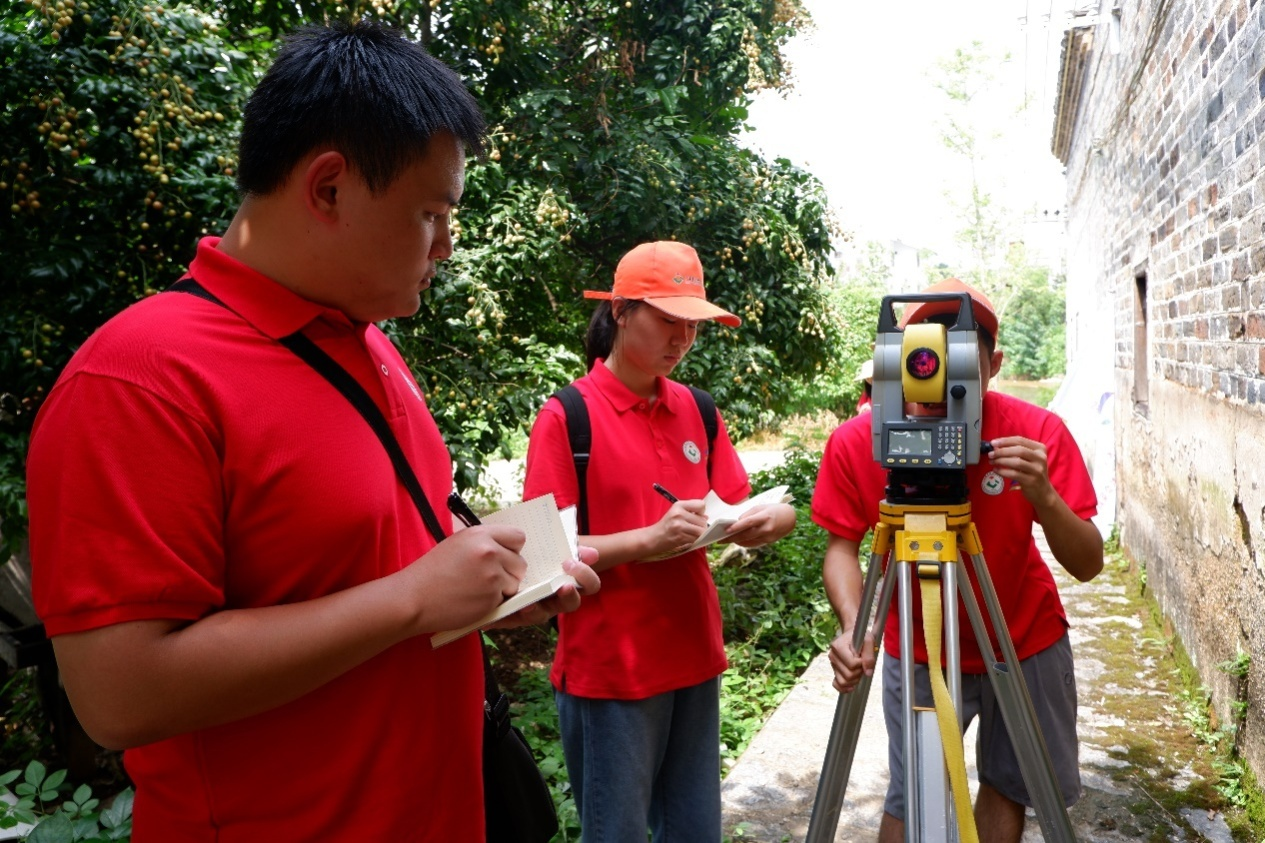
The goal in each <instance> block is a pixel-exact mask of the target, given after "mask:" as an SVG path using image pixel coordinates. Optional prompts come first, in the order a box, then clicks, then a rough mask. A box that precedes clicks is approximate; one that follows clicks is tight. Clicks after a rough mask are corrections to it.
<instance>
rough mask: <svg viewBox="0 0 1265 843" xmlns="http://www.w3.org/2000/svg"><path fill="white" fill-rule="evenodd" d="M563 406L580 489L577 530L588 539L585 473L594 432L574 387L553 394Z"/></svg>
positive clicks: (569, 385) (582, 402) (569, 386)
mask: <svg viewBox="0 0 1265 843" xmlns="http://www.w3.org/2000/svg"><path fill="white" fill-rule="evenodd" d="M553 397H554V398H557V399H558V400H559V401H560V402H561V403H562V409H563V411H564V412H565V413H566V416H567V441H568V442H569V443H570V445H571V459H572V460H573V461H574V462H575V479H576V482H577V483H578V485H579V500H578V501H577V502H576V526H577V527H578V528H579V531H580V535H582V536H587V535H589V496H588V485H587V480H588V473H589V453H590V451H591V449H592V447H593V429H592V428H591V427H590V426H589V408H588V407H587V406H585V404H584V396H583V395H581V394H580V390H578V389H576V387H575V384H567V385H566V386H564V387H563V388H562V389H560V390H558V391H557V392H555V393H554V394H553Z"/></svg>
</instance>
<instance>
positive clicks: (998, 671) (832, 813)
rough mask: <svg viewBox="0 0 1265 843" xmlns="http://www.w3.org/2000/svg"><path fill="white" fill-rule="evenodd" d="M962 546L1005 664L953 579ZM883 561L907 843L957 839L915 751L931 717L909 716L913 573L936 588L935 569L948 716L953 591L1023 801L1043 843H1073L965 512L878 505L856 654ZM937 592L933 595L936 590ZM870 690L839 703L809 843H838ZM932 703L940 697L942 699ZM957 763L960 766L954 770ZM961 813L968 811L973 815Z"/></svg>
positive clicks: (965, 591) (971, 599)
mask: <svg viewBox="0 0 1265 843" xmlns="http://www.w3.org/2000/svg"><path fill="white" fill-rule="evenodd" d="M959 544H960V546H961V548H962V549H964V550H965V551H966V552H967V554H968V555H969V556H970V559H971V563H972V565H973V567H974V569H975V574H976V579H977V581H978V582H979V585H980V593H981V595H982V596H983V598H984V602H985V604H986V607H987V609H988V612H989V616H990V618H991V620H992V622H993V629H994V630H996V633H997V640H998V644H999V645H1000V647H1001V651H1002V660H1001V661H997V660H996V658H995V651H994V650H993V647H992V644H991V642H990V641H989V638H988V632H987V627H986V626H985V625H984V619H983V615H982V614H981V613H980V609H979V605H978V603H977V602H976V600H975V593H974V591H973V590H972V588H971V584H970V580H969V578H958V576H957V570H956V569H957V564H956V560H957V559H958V558H959V555H958V550H959ZM889 554H890V555H891V557H892V565H891V566H889V572H890V570H891V569H892V568H894V569H895V573H896V576H894V577H893V576H886V577H883V585H882V593H881V595H880V596H879V603H878V609H877V617H876V623H875V627H876V628H877V629H878V630H879V632H880V633H881V631H882V629H883V628H884V624H885V622H886V616H887V611H888V607H889V606H890V605H891V598H892V594H893V591H894V589H895V588H896V586H897V585H899V588H900V591H899V597H898V600H899V603H898V610H899V611H900V626H901V665H900V667H901V684H902V689H901V690H902V712H901V714H902V725H903V732H904V734H903V738H904V743H903V746H902V751H903V756H904V759H905V782H906V787H905V809H906V810H905V815H906V823H905V839H906V841H909V842H910V843H923V841H924V840H926V843H932V841H939V840H957V839H958V837H957V826H956V825H955V823H953V822H952V820H951V817H952V814H953V813H954V812H953V809H952V804H951V803H949V802H948V801H947V800H946V798H945V797H944V796H942V795H941V794H943V793H944V789H943V787H942V780H943V777H944V774H945V772H944V771H945V767H944V764H943V763H941V764H939V765H936V764H933V763H929V762H927V761H926V760H925V759H926V758H927V756H928V754H929V752H928V750H929V747H928V746H926V745H923V746H921V747H920V745H919V735H923V736H929V737H930V740H929V741H928V740H925V739H924V743H931V744H934V743H935V738H936V737H937V736H936V735H935V729H934V728H927V727H926V723H927V717H925V716H924V717H922V720H923V722H921V723H920V722H919V719H920V715H927V714H928V712H916V711H915V710H914V706H913V687H914V685H913V677H914V665H913V661H914V660H913V649H912V647H913V645H912V641H913V619H912V610H911V607H912V588H913V587H912V579H913V575H914V571H913V569H914V568H915V567H916V568H917V569H918V574H919V577H920V579H922V580H923V581H924V582H927V581H930V580H934V579H936V576H935V573H934V572H933V570H934V569H938V570H939V577H938V578H939V579H940V580H941V581H942V582H943V589H944V593H945V594H946V595H948V596H949V598H950V599H947V600H945V601H944V603H945V604H946V605H947V606H949V607H950V610H949V611H945V612H944V613H943V615H944V625H945V642H946V643H947V645H948V652H947V657H946V661H947V666H948V668H949V670H948V688H947V694H948V697H949V698H950V699H951V701H952V704H953V706H952V711H955V712H956V711H960V710H961V683H960V675H961V671H960V666H959V660H960V657H959V653H958V645H957V642H958V630H957V612H956V611H952V607H953V606H955V605H956V602H955V601H954V600H952V599H951V598H952V596H953V595H954V593H955V591H956V592H958V593H960V595H961V598H962V601H963V604H964V606H965V608H966V612H967V616H968V618H969V619H970V622H971V626H972V628H973V630H974V632H975V636H976V640H977V642H978V643H979V648H980V652H981V653H983V654H984V656H985V659H986V661H987V663H988V675H989V679H990V681H991V683H992V686H993V689H994V693H995V695H996V697H997V704H998V707H999V708H1000V709H1001V712H1002V719H1003V721H1004V723H1005V725H1006V730H1007V732H1008V733H1009V735H1010V738H1011V742H1012V743H1013V744H1014V748H1015V754H1016V756H1017V758H1018V761H1019V768H1020V772H1021V773H1022V774H1023V779H1024V782H1025V784H1026V785H1027V786H1028V793H1029V796H1030V797H1031V799H1032V802H1033V806H1034V808H1035V810H1036V813H1037V819H1038V821H1039V822H1040V825H1041V832H1042V835H1043V836H1044V838H1045V840H1047V841H1057V843H1073V841H1075V839H1076V837H1075V835H1074V833H1073V831H1072V825H1071V821H1070V819H1069V818H1068V816H1067V811H1066V809H1065V807H1064V803H1063V797H1062V794H1061V792H1060V790H1059V786H1058V782H1057V780H1056V778H1055V776H1054V770H1053V764H1052V762H1051V761H1050V755H1049V750H1048V749H1047V747H1046V745H1045V740H1044V738H1043V737H1042V735H1041V731H1040V726H1039V724H1038V723H1037V720H1036V713H1035V711H1034V709H1033V706H1032V700H1031V698H1030V697H1029V695H1028V687H1027V683H1026V682H1025V681H1024V678H1023V672H1022V671H1021V670H1020V669H1019V659H1018V657H1017V656H1016V654H1015V649H1014V643H1013V642H1012V641H1011V639H1010V634H1009V632H1008V631H1007V628H1006V623H1005V618H1004V617H1003V615H1002V612H1001V607H1000V605H999V604H998V602H997V595H996V592H995V591H994V590H993V585H992V580H991V578H990V577H989V574H988V566H987V564H986V563H985V561H984V554H983V550H982V548H981V547H980V542H979V535H978V533H976V531H975V526H974V524H972V523H971V519H970V504H969V503H959V504H951V505H947V506H945V505H939V504H931V505H925V504H917V505H910V504H892V503H889V502H888V501H884V502H883V503H882V504H881V505H880V520H879V524H878V525H876V526H875V529H874V541H873V546H872V552H871V554H870V563H869V570H868V572H867V574H866V580H865V586H864V591H863V593H862V601H861V606H860V610H859V613H858V617H857V622H856V625H855V628H854V633H853V647H854V649H856V650H857V651H858V652H859V651H860V649H861V647H862V644H863V642H864V637H865V632H866V630H867V629H868V628H869V615H870V609H871V605H872V603H873V599H874V593H875V591H877V590H878V582H879V577H880V572H881V571H882V569H883V563H884V561H885V560H886V559H887V557H888V556H889ZM950 560H952V561H950ZM934 587H935V586H934V585H932V588H934ZM923 589H924V590H923V593H924V594H928V591H927V585H924V587H923ZM924 614H925V612H924ZM926 622H927V618H926V617H924V623H926ZM937 626H938V624H937ZM990 657H991V658H990ZM869 687H870V677H863V678H862V680H861V682H860V683H859V684H858V686H857V687H856V688H855V689H854V690H853V691H852V692H851V693H848V694H840V696H839V701H838V703H837V705H836V708H835V717H834V723H833V725H832V727H831V731H830V740H829V742H828V744H827V746H826V758H825V762H824V764H823V765H822V772H821V778H820V779H819V781H818V785H817V796H816V801H815V802H814V805H813V814H812V819H811V820H810V822H809V827H808V836H807V837H806V838H805V840H806V843H830V841H833V839H834V835H835V830H836V828H837V826H838V823H839V812H840V809H841V807H842V805H843V799H844V793H845V791H846V788H847V781H848V775H849V772H850V771H851V767H852V760H853V757H854V754H855V751H856V743H857V736H858V734H859V731H860V727H861V720H862V716H863V715H864V713H865V704H866V700H867V697H868V695H869ZM937 696H942V694H938V695H937ZM937 705H938V707H939V706H940V703H939V702H938V703H937ZM945 707H946V708H947V706H945ZM951 716H952V715H949V717H951ZM950 722H951V721H950ZM957 725H958V732H957V734H956V735H952V733H949V736H948V737H947V739H944V740H943V741H942V742H943V743H944V744H946V745H947V744H949V743H951V742H952V743H956V748H957V750H958V751H957V752H956V755H957V757H958V758H959V759H960V758H961V751H960V749H961V723H960V722H959V723H958V724H957ZM940 726H941V733H942V734H944V726H945V715H944V714H942V715H941V717H940ZM957 763H958V764H961V762H960V761H958V762H957ZM938 783H939V784H938ZM927 795H929V798H927V799H924V798H923V797H924V796H927ZM966 810H968V811H969V806H968V808H967V809H966ZM941 829H943V830H941ZM971 832H973V825H972V826H970V829H969V830H968V832H967V833H968V834H970V833H971Z"/></svg>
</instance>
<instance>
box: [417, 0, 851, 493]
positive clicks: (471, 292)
mask: <svg viewBox="0 0 1265 843" xmlns="http://www.w3.org/2000/svg"><path fill="white" fill-rule="evenodd" d="M797 13H798V9H797V4H795V3H789V2H780V1H779V2H768V1H767V0H724V1H723V2H714V0H708V2H688V0H687V1H686V2H681V0H672V2H649V3H646V2H640V3H627V4H612V3H610V2H592V0H576V1H575V2H565V3H558V2H533V3H522V2H519V0H493V2H491V3H487V2H483V0H478V1H477V2H469V3H462V2H456V3H443V4H441V5H440V6H438V7H437V14H436V15H435V17H434V18H433V19H432V20H431V21H430V22H429V25H428V26H429V28H430V29H431V30H432V31H433V32H434V40H433V42H431V47H432V49H433V50H434V51H435V52H436V54H437V55H439V56H440V57H441V58H444V59H445V60H447V61H448V62H449V63H451V64H452V65H453V66H454V67H456V68H457V70H458V71H459V72H461V73H462V74H463V75H464V76H465V77H466V78H468V79H471V80H473V82H474V85H475V89H476V90H477V91H478V93H479V96H480V97H481V99H482V101H483V102H484V103H485V104H486V107H487V110H488V112H489V116H490V118H491V120H492V121H493V123H494V124H495V129H494V133H493V136H492V148H491V151H490V154H489V156H488V160H487V161H485V162H484V163H483V164H482V165H480V166H476V167H474V168H472V169H471V171H470V173H469V175H468V179H467V188H466V198H465V199H464V200H463V203H462V209H461V212H460V215H459V221H460V225H461V239H460V242H459V246H458V249H457V253H456V254H455V255H454V257H453V259H452V261H450V263H449V272H450V274H449V275H448V277H447V278H445V279H443V282H442V283H440V284H437V285H436V288H435V289H434V291H433V292H432V294H431V295H430V297H429V300H428V301H427V302H426V304H425V306H424V309H423V313H422V316H421V318H419V319H417V320H413V321H411V322H409V323H406V324H402V325H401V326H399V327H400V340H401V342H402V344H403V345H404V347H405V348H406V349H407V350H408V351H409V352H410V357H411V359H412V361H413V362H414V363H415V365H416V366H417V369H418V371H419V374H420V376H421V377H422V378H423V379H424V380H425V381H426V382H427V386H428V387H429V388H430V389H431V390H432V392H433V394H434V395H435V404H436V409H437V415H438V416H439V418H440V420H441V424H442V425H444V432H445V435H446V436H447V437H448V440H449V442H450V444H452V446H453V448H454V455H455V456H456V457H457V459H458V462H459V463H461V462H462V461H463V460H464V461H466V465H465V466H462V467H463V468H466V469H471V468H472V467H473V466H471V465H470V464H469V460H470V457H471V455H478V454H484V453H487V452H488V451H489V450H490V449H491V448H492V447H493V446H495V445H497V444H499V443H503V442H504V441H505V439H506V435H507V433H508V432H512V431H510V428H511V427H512V426H513V425H514V424H521V423H522V422H523V421H524V420H529V419H530V418H531V415H532V412H533V411H534V409H535V408H536V407H539V405H540V403H541V402H542V401H543V399H544V397H545V396H547V395H548V394H549V392H550V391H552V390H553V389H554V388H556V387H557V386H560V385H561V384H563V383H565V382H566V381H568V380H570V379H571V378H573V377H576V376H578V375H580V374H582V373H583V365H582V362H581V361H582V341H581V340H582V337H583V333H584V328H585V326H586V325H587V321H588V317H589V314H590V313H591V311H592V308H593V302H591V301H588V300H585V299H584V298H583V297H582V291H583V290H585V289H609V288H610V285H611V282H612V277H613V273H614V268H615V264H616V262H617V261H618V259H619V257H620V256H621V255H622V254H623V253H624V252H625V251H627V250H628V249H629V248H631V247H632V246H633V245H635V244H637V243H639V242H642V241H646V240H654V239H667V238H675V239H678V240H682V241H684V242H688V243H690V244H692V245H693V246H695V247H696V248H697V249H698V251H699V253H700V256H701V257H702V260H703V265H704V272H705V275H706V280H707V288H708V294H709V297H711V298H712V299H713V300H715V301H717V302H718V303H719V304H721V305H722V306H723V307H726V308H728V309H730V310H732V311H734V312H736V313H738V314H740V315H741V316H742V317H743V319H744V324H743V326H742V328H741V329H738V330H730V329H725V328H721V327H718V326H711V325H708V326H706V328H705V330H704V331H703V333H702V335H701V336H700V339H699V341H698V343H697V345H696V346H695V349H694V351H693V352H691V355H690V356H689V357H688V358H687V359H686V362H685V364H684V365H683V366H682V367H681V369H680V370H679V372H678V374H679V376H680V377H681V378H682V379H685V380H688V381H691V382H694V383H698V384H700V385H704V386H706V387H707V388H708V389H710V390H711V391H712V392H713V394H714V395H715V396H716V399H717V401H718V402H719V404H720V406H721V407H722V408H724V409H725V411H726V419H727V421H728V422H729V424H730V428H731V430H734V431H736V432H737V433H738V434H739V435H742V434H744V433H747V432H749V431H751V430H752V429H753V428H754V427H756V426H758V425H759V424H760V423H761V422H763V421H767V419H768V417H769V416H770V415H771V414H772V413H775V412H779V411H782V410H784V409H785V408H786V407H787V406H788V402H789V401H790V400H791V396H792V395H793V392H794V389H795V383H796V380H797V379H802V378H805V377H808V376H810V375H811V374H812V373H813V372H814V371H815V369H816V367H817V366H818V365H819V364H820V362H821V361H823V360H824V359H825V354H826V348H827V344H828V343H827V341H828V339H829V338H830V337H831V333H830V331H831V328H830V327H829V326H830V325H831V320H829V319H828V318H827V316H826V314H827V308H828V305H827V302H826V300H825V298H824V296H823V292H822V290H823V282H824V281H825V279H826V278H827V277H828V276H829V272H830V269H829V263H828V260H827V257H828V255H829V249H830V229H829V226H828V221H827V213H826V201H825V197H824V194H823V192H822V190H821V187H820V185H819V183H818V182H817V181H816V180H815V179H813V178H812V177H810V176H808V175H807V174H805V173H803V172H802V171H799V170H796V169H795V168H793V167H792V166H790V165H789V164H788V163H787V162H785V161H775V162H766V161H764V160H761V159H760V158H759V157H757V156H755V155H753V154H751V153H750V152H748V151H746V150H744V149H741V148H740V147H739V146H738V145H737V143H736V142H735V138H736V136H737V134H738V132H739V131H740V130H741V129H742V126H743V121H744V120H745V119H746V115H747V112H746V102H747V96H748V93H749V92H751V91H753V90H755V89H756V88H758V87H761V86H765V85H769V84H775V83H776V82H778V81H779V80H780V78H781V74H782V65H781V58H780V54H779V52H778V48H779V47H780V45H781V43H782V42H783V41H784V40H785V39H786V38H787V37H789V35H790V33H791V31H792V30H791V28H790V27H791V24H792V23H793V22H794V20H795V15H796V14H797ZM436 345H438V346H440V348H441V350H440V353H435V351H436ZM489 349H495V352H496V354H497V355H499V356H497V357H495V358H493V357H489V356H487V350H489ZM454 402H456V404H455V406H454ZM472 408H479V411H478V412H477V413H472Z"/></svg>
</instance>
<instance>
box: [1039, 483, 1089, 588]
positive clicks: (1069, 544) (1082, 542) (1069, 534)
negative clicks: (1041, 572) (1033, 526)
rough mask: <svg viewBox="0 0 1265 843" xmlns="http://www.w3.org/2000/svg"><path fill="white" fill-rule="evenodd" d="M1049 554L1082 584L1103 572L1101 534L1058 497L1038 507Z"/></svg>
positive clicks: (1055, 496) (1053, 497) (1055, 495)
mask: <svg viewBox="0 0 1265 843" xmlns="http://www.w3.org/2000/svg"><path fill="white" fill-rule="evenodd" d="M1036 510H1037V518H1038V519H1039V520H1040V522H1041V528H1042V530H1043V531H1044V532H1045V539H1046V542H1047V543H1048V544H1049V546H1050V552H1051V553H1053V554H1054V558H1055V559H1057V560H1058V562H1059V564H1060V565H1062V566H1063V568H1064V569H1065V570H1066V571H1067V572H1068V573H1069V574H1071V575H1072V576H1074V577H1076V579H1078V580H1080V581H1081V582H1088V581H1089V580H1092V579H1093V578H1094V577H1096V576H1098V574H1099V572H1101V571H1102V564H1103V557H1102V534H1101V533H1100V532H1098V528H1097V527H1096V526H1094V523H1093V522H1092V521H1089V520H1088V519H1085V518H1081V517H1079V516H1078V515H1077V514H1076V513H1074V512H1072V510H1071V509H1070V508H1069V507H1068V505H1067V504H1066V503H1065V502H1064V501H1063V499H1062V498H1061V497H1059V496H1058V495H1057V494H1054V495H1052V497H1051V499H1050V500H1049V501H1048V502H1046V503H1045V504H1044V505H1043V506H1040V507H1036Z"/></svg>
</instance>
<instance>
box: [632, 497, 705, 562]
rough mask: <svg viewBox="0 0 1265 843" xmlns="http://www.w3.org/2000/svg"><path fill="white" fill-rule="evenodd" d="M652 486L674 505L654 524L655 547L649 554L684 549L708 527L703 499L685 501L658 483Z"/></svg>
mask: <svg viewBox="0 0 1265 843" xmlns="http://www.w3.org/2000/svg"><path fill="white" fill-rule="evenodd" d="M652 488H653V489H654V490H655V492H657V493H658V494H660V495H662V496H663V497H664V498H665V499H666V500H667V501H668V502H669V503H671V504H672V506H671V508H670V509H668V511H667V512H666V513H664V515H663V517H662V518H660V519H659V521H658V523H657V524H655V525H654V527H653V531H654V534H655V536H654V541H653V547H652V549H651V553H649V554H647V555H659V554H663V553H672V552H674V551H677V552H679V551H684V550H685V549H686V548H688V547H689V546H690V545H692V544H693V543H694V540H695V539H697V538H698V537H699V536H701V535H702V534H703V531H704V530H706V529H707V516H706V515H704V514H703V512H704V509H703V502H702V500H684V501H683V500H681V499H680V498H678V497H677V496H676V495H674V494H672V493H671V492H669V491H668V490H667V489H665V488H664V487H663V486H661V485H660V484H658V483H654V484H652Z"/></svg>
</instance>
